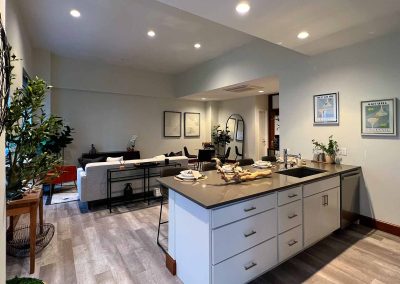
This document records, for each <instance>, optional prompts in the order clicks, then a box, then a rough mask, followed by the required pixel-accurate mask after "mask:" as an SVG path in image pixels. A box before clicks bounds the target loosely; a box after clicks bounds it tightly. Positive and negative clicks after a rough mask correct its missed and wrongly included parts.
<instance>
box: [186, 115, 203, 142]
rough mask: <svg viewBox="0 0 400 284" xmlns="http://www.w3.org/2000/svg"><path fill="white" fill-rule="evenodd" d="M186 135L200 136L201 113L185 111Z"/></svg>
mask: <svg viewBox="0 0 400 284" xmlns="http://www.w3.org/2000/svg"><path fill="white" fill-rule="evenodd" d="M184 116H185V118H184V125H185V126H184V127H185V128H184V129H185V137H200V113H198V112H185V115H184Z"/></svg>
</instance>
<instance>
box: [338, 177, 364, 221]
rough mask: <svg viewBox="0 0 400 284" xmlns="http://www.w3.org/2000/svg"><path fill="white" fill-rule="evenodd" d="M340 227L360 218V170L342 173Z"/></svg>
mask: <svg viewBox="0 0 400 284" xmlns="http://www.w3.org/2000/svg"><path fill="white" fill-rule="evenodd" d="M340 180H341V187H340V188H341V194H340V196H341V202H340V207H341V212H340V228H342V229H344V228H346V227H347V226H349V225H350V224H352V223H354V222H355V221H357V220H358V219H359V214H360V171H359V170H356V171H351V172H348V173H344V174H342V175H341V178H340Z"/></svg>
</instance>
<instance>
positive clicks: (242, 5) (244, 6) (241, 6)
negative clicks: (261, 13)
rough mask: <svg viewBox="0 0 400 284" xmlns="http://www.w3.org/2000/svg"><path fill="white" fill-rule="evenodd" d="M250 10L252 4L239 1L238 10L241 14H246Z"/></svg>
mask: <svg viewBox="0 0 400 284" xmlns="http://www.w3.org/2000/svg"><path fill="white" fill-rule="evenodd" d="M249 11H250V5H249V3H247V2H246V1H242V2H239V4H237V5H236V12H238V13H239V14H240V15H245V14H247V13H248V12H249Z"/></svg>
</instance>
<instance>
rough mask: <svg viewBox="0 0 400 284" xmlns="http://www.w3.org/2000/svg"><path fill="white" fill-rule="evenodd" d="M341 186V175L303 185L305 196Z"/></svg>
mask: <svg viewBox="0 0 400 284" xmlns="http://www.w3.org/2000/svg"><path fill="white" fill-rule="evenodd" d="M338 186H340V177H339V176H335V177H333V178H327V179H323V180H320V181H317V182H313V183H309V184H305V185H304V186H303V197H307V196H310V195H313V194H317V193H320V192H322V191H325V190H328V189H331V188H335V187H338Z"/></svg>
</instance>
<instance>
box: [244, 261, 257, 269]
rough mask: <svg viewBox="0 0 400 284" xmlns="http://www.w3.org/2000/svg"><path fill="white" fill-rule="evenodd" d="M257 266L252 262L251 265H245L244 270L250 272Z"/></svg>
mask: <svg viewBox="0 0 400 284" xmlns="http://www.w3.org/2000/svg"><path fill="white" fill-rule="evenodd" d="M256 265H257V263H255V262H251V263H250V264H249V265H245V266H244V270H249V269H250V268H252V267H254V266H256Z"/></svg>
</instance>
